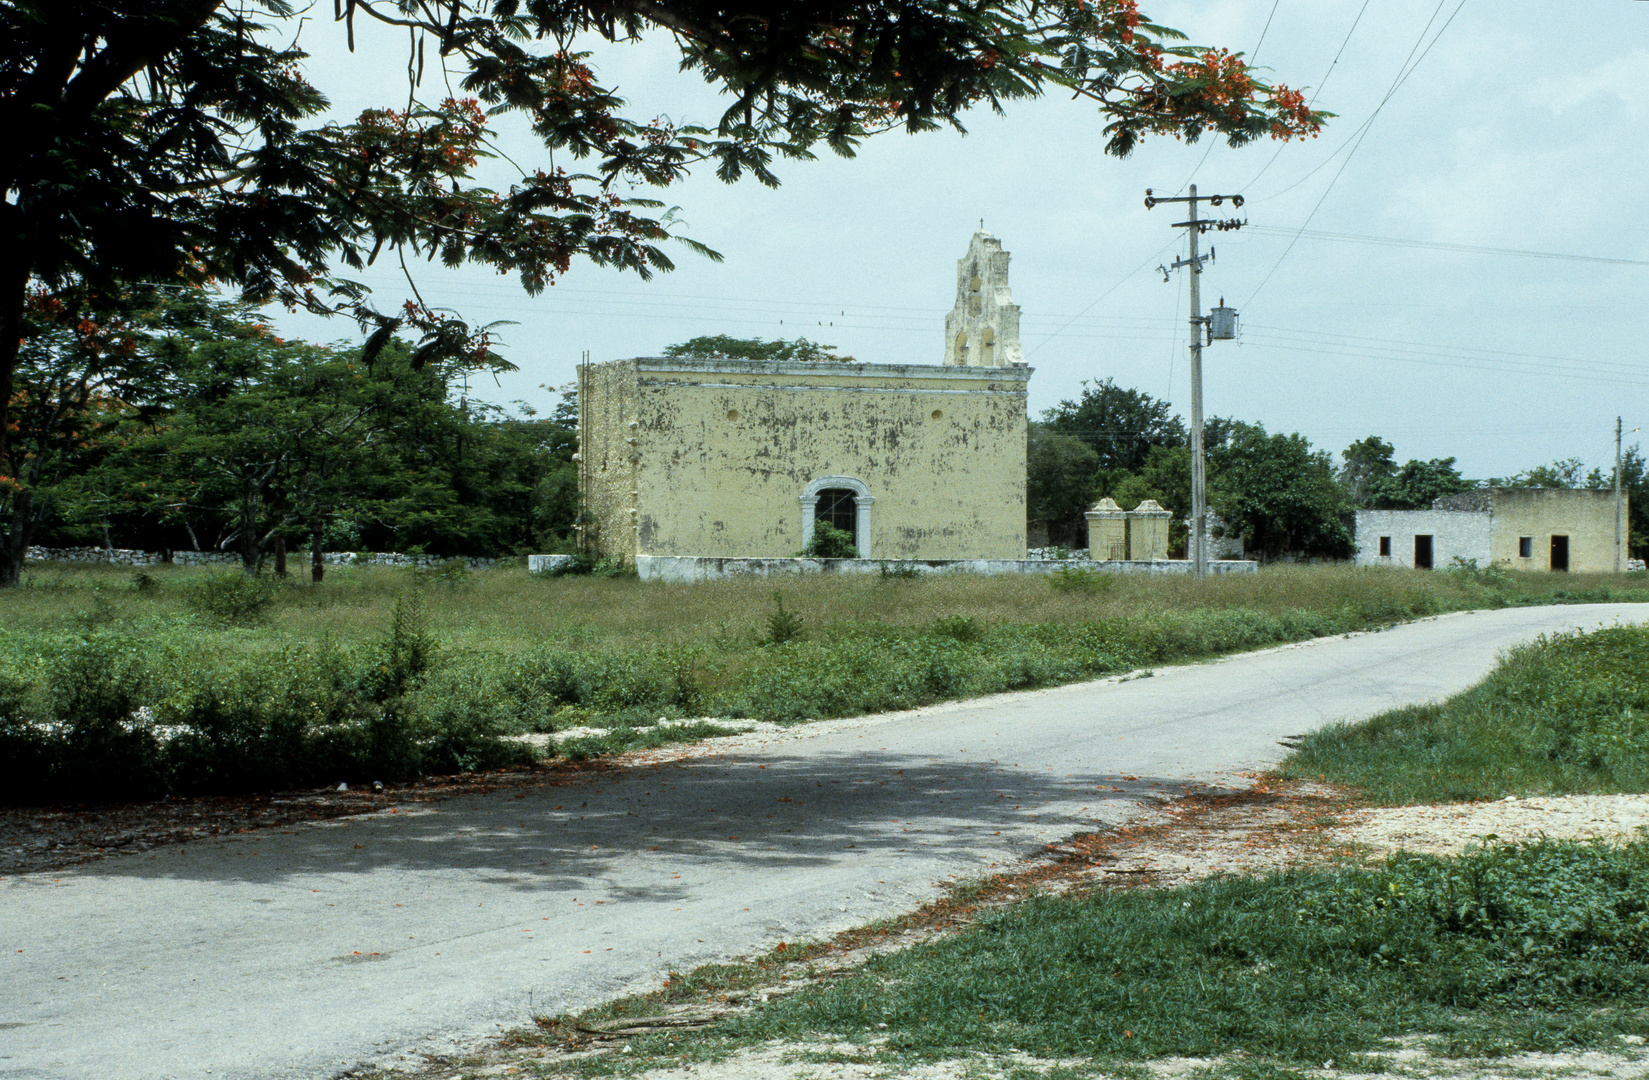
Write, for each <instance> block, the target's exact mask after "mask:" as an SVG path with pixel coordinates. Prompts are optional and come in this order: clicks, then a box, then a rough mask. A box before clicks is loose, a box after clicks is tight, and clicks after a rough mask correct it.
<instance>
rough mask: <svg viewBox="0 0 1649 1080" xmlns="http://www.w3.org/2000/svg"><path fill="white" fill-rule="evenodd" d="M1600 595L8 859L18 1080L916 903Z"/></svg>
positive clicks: (731, 948)
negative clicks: (451, 791) (370, 808)
mask: <svg viewBox="0 0 1649 1080" xmlns="http://www.w3.org/2000/svg"><path fill="white" fill-rule="evenodd" d="M1646 617H1649V607H1646V606H1636V605H1597V606H1587V607H1559V608H1524V609H1509V610H1503V611H1491V612H1474V613H1467V614H1460V615H1449V616H1444V617H1441V618H1436V619H1431V620H1427V621H1425V622H1420V623H1412V624H1409V625H1406V626H1401V627H1397V628H1394V629H1391V630H1387V631H1383V632H1380V633H1374V634H1362V635H1354V636H1351V637H1346V638H1331V639H1326V640H1322V641H1314V642H1308V643H1305V644H1301V645H1293V646H1286V647H1283V648H1279V649H1272V650H1268V651H1266V652H1262V653H1250V654H1246V655H1242V656H1236V657H1232V658H1229V659H1226V660H1223V661H1218V662H1214V663H1208V664H1200V665H1195V666H1188V667H1176V668H1167V669H1161V670H1158V671H1157V672H1156V673H1155V674H1154V675H1153V676H1152V677H1150V678H1139V679H1133V680H1130V681H1123V682H1115V681H1108V682H1102V683H1088V684H1083V685H1077V686H1068V687H1063V688H1060V689H1055V690H1043V691H1036V692H1031V693H1020V694H1008V695H1003V696H1000V697H995V698H988V699H983V700H979V701H972V702H964V703H957V704H952V705H944V706H937V707H934V708H929V709H922V710H918V711H916V712H910V713H898V714H891V715H887V716H879V717H869V718H863V719H859V720H851V721H841V722H833V723H828V724H817V725H808V726H805V727H803V728H800V729H793V730H792V731H789V732H786V733H784V734H782V735H779V736H773V737H769V738H757V737H754V736H746V737H743V738H741V739H739V740H736V741H735V742H733V743H731V744H727V745H723V746H720V747H718V752H717V753H716V754H713V755H704V756H698V757H694V758H688V759H684V760H680V761H676V762H671V763H663V764H654V765H648V766H641V767H636V768H632V769H624V770H617V771H614V772H611V773H608V774H607V775H604V776H596V777H593V778H589V779H578V780H574V781H571V782H568V783H566V784H563V785H561V786H546V787H543V788H540V789H534V790H531V791H529V792H527V793H524V794H523V793H520V792H504V793H499V794H496V795H489V796H482V797H466V798H461V799H456V800H453V801H449V802H446V803H441V804H437V805H435V806H434V807H433V808H430V809H424V810H418V811H416V812H410V813H409V812H406V811H405V810H403V811H402V812H400V813H397V814H389V813H380V814H375V815H369V816H364V817H355V818H346V819H342V820H338V821H334V822H329V823H325V824H319V825H309V826H301V827H296V828H294V829H292V830H290V831H285V832H277V831H264V832H259V833H252V834H247V835H244V836H240V837H233V838H224V839H220V840H216V841H213V842H210V843H195V844H190V845H189V846H188V847H186V848H169V849H162V850H159V851H154V852H146V853H143V854H141V855H134V856H129V857H122V858H113V859H107V860H104V861H102V862H99V863H96V864H92V865H89V866H87V867H85V868H84V869H78V870H73V871H66V872H62V873H59V874H56V875H52V874H31V875H21V876H16V877H11V878H6V879H0V1078H21V1077H28V1078H31V1080H32V1078H47V1077H51V1078H58V1077H63V1078H76V1080H79V1078H87V1077H97V1078H99V1080H157V1078H161V1077H205V1076H211V1077H214V1078H229V1080H239V1078H247V1080H251V1078H258V1080H267V1078H276V1077H282V1078H284V1077H303V1078H306V1080H311V1078H317V1077H331V1076H335V1075H336V1074H338V1073H339V1072H341V1071H343V1070H345V1069H348V1068H351V1067H353V1066H357V1065H360V1064H362V1063H363V1062H369V1061H380V1060H386V1059H390V1058H393V1057H394V1056H396V1055H402V1054H407V1053H414V1052H417V1051H420V1050H425V1049H441V1048H443V1047H450V1046H455V1045H457V1046H461V1045H465V1044H468V1043H471V1042H473V1041H474V1040H476V1039H479V1038H482V1037H485V1036H487V1035H489V1034H491V1033H495V1032H497V1031H498V1030H500V1029H501V1028H507V1027H512V1026H516V1025H519V1024H522V1023H524V1022H526V1021H528V1019H529V1018H530V1017H531V1016H532V1015H533V1014H534V1013H543V1012H558V1011H563V1010H567V1009H571V1008H578V1007H582V1006H586V1005H590V1004H594V1003H596V1002H598V1001H600V1000H602V999H605V998H608V997H611V996H613V995H616V994H619V993H622V992H625V991H629V990H637V989H641V988H644V987H647V986H650V985H656V983H657V982H658V981H660V980H661V979H662V978H663V977H664V974H665V973H666V972H667V971H669V970H671V969H675V970H687V969H690V968H692V967H694V966H696V965H698V964H701V963H706V962H711V961H718V960H727V959H730V958H733V957H737V956H743V955H750V954H753V953H756V952H758V951H761V950H764V949H766V948H769V947H771V946H772V945H774V944H776V943H777V942H779V941H795V940H799V939H804V938H808V937H816V936H820V935H825V934H829V933H831V932H834V931H837V930H840V929H845V928H847V927H850V926H855V925H860V924H862V923H864V922H867V921H869V920H872V919H874V918H877V917H880V916H886V915H890V914H894V913H898V912H904V911H908V910H910V909H912V908H914V907H915V906H917V905H918V904H920V903H921V902H923V901H925V900H927V899H929V898H932V897H934V896H935V895H937V894H938V893H939V892H940V891H942V889H943V888H944V887H945V885H946V884H948V883H949V882H950V881H951V880H952V879H954V878H956V877H958V876H962V877H966V876H970V875H977V874H979V873H981V872H984V871H985V870H987V869H988V868H989V867H990V866H992V865H993V864H1001V863H1006V862H1010V861H1012V860H1016V859H1020V858H1024V857H1025V856H1027V855H1030V854H1032V853H1034V852H1036V851H1038V850H1040V848H1041V846H1042V845H1043V844H1045V843H1048V842H1051V841H1054V840H1058V839H1061V838H1063V837H1066V836H1069V835H1071V834H1073V833H1076V832H1082V831H1087V830H1091V829H1093V828H1095V827H1096V826H1100V825H1104V824H1108V823H1115V822H1118V821H1121V820H1123V819H1125V818H1126V817H1128V816H1129V815H1130V814H1131V813H1133V812H1135V809H1136V807H1137V806H1138V804H1139V803H1140V801H1141V800H1149V799H1154V798H1156V797H1159V796H1160V795H1161V794H1163V793H1168V794H1172V793H1174V792H1177V791H1178V790H1180V789H1182V788H1183V787H1184V786H1185V785H1187V784H1199V783H1200V784H1213V785H1222V784H1224V785H1232V786H1243V785H1244V784H1245V781H1244V780H1242V779H1241V775H1240V774H1241V773H1243V772H1245V771H1249V770H1254V769H1260V768H1264V767H1267V766H1269V765H1272V764H1274V763H1276V762H1277V761H1278V760H1279V759H1280V757H1281V756H1282V755H1283V753H1284V751H1283V749H1282V748H1281V747H1280V746H1279V745H1278V743H1277V740H1278V739H1279V738H1282V737H1285V736H1288V735H1294V734H1298V733H1301V732H1305V731H1309V730H1311V729H1312V728H1315V727H1318V726H1320V725H1322V724H1324V723H1327V722H1330V721H1335V720H1344V719H1358V718H1361V717H1365V716H1369V715H1371V714H1374V713H1377V712H1380V711H1383V710H1385V709H1388V708H1392V707H1394V706H1398V705H1403V704H1409V703H1414V702H1421V701H1427V700H1434V699H1438V698H1442V697H1445V696H1447V695H1449V694H1452V693H1455V692H1457V691H1459V690H1462V689H1464V688H1465V687H1467V686H1469V685H1471V684H1472V683H1474V682H1476V681H1477V680H1478V679H1480V678H1481V677H1482V676H1483V675H1484V674H1486V673H1487V672H1488V671H1489V669H1490V668H1491V667H1492V666H1493V664H1494V661H1495V658H1496V656H1497V655H1498V654H1499V653H1500V652H1501V650H1503V649H1505V648H1506V647H1508V646H1510V645H1513V644H1516V643H1518V642H1522V641H1526V640H1529V639H1531V638H1533V637H1534V636H1535V635H1537V634H1540V633H1547V632H1551V631H1554V630H1561V629H1567V628H1571V627H1588V628H1589V627H1596V626H1598V625H1600V624H1610V623H1614V622H1616V621H1642V620H1643V619H1645V618H1646Z"/></svg>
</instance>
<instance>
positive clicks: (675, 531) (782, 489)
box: [578, 231, 1032, 563]
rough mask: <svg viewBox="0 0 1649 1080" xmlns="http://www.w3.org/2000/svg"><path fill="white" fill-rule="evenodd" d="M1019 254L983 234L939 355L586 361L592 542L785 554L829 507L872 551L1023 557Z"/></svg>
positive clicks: (618, 550)
mask: <svg viewBox="0 0 1649 1080" xmlns="http://www.w3.org/2000/svg"><path fill="white" fill-rule="evenodd" d="M1008 259H1009V256H1008V253H1007V252H1005V251H1003V250H1002V243H1001V241H1000V240H998V239H996V238H995V237H993V236H991V235H989V234H988V233H985V232H983V231H981V232H978V233H975V234H974V236H973V239H972V242H971V243H970V244H969V246H968V252H967V254H966V255H964V256H963V257H962V259H961V260H960V261H959V262H958V263H957V285H956V301H955V307H954V309H953V310H952V311H951V313H950V314H949V315H948V316H947V317H946V319H945V340H944V349H943V353H942V356H943V362H942V363H920V362H915V363H899V364H869V363H857V362H852V363H844V362H834V361H823V362H804V361H782V362H767V361H751V360H730V359H660V358H641V359H634V360H614V361H610V362H607V363H600V364H586V365H582V366H580V368H579V379H578V403H579V491H580V496H581V500H582V503H583V507H582V510H583V512H582V515H581V519H580V520H581V528H582V530H583V532H582V543H583V546H584V548H585V549H586V550H588V551H590V552H592V553H594V554H599V555H603V556H605V557H607V558H610V559H623V560H624V561H625V562H628V563H633V562H634V561H635V559H636V558H637V557H638V556H649V555H663V556H670V555H675V556H708V557H722V558H727V557H742V558H787V557H791V556H795V555H797V554H798V553H800V551H801V549H802V548H803V547H804V546H805V545H806V543H807V542H808V538H809V537H810V536H811V535H812V533H813V526H814V522H816V521H820V520H826V521H829V522H831V523H832V524H833V525H835V526H836V527H838V528H840V529H842V530H844V531H846V532H847V533H849V534H850V535H852V536H853V537H854V542H855V546H856V547H857V548H858V550H859V555H860V557H861V558H867V559H924V560H925V559H1023V558H1024V557H1025V426H1026V415H1025V397H1026V386H1027V383H1028V382H1029V380H1030V376H1031V370H1032V369H1030V368H1029V367H1026V366H1025V361H1024V356H1023V354H1022V352H1021V350H1020V346H1019V308H1018V306H1017V305H1015V304H1014V303H1013V298H1012V294H1011V293H1010V291H1009V289H1008Z"/></svg>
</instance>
